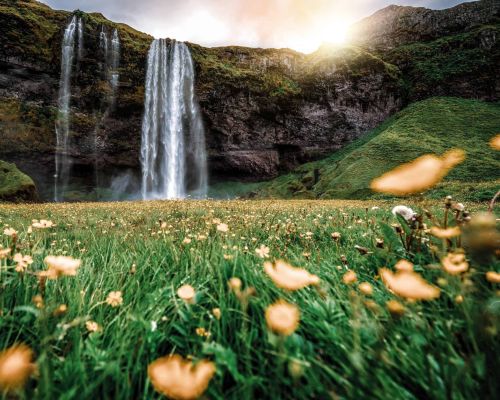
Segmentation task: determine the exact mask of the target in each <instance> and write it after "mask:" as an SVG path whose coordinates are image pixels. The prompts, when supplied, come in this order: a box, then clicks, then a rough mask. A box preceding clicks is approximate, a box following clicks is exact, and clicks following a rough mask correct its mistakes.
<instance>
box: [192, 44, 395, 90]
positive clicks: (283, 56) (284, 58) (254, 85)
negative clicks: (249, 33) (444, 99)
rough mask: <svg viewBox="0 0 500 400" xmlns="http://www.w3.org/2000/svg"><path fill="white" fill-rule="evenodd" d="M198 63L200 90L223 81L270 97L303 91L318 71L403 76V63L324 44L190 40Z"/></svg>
mask: <svg viewBox="0 0 500 400" xmlns="http://www.w3.org/2000/svg"><path fill="white" fill-rule="evenodd" d="M190 47H191V53H192V55H193V59H194V61H195V64H196V66H197V73H198V81H199V82H200V81H201V82H203V83H204V86H202V87H201V92H204V91H213V90H215V91H216V90H218V89H219V88H220V87H221V86H227V85H231V86H232V87H233V88H236V89H238V88H239V89H241V90H249V91H251V92H254V93H258V94H262V95H265V96H271V97H280V98H285V97H292V98H293V97H294V96H300V95H302V94H304V91H305V90H309V89H310V86H311V84H313V83H314V82H315V80H316V79H317V78H318V77H319V76H325V71H326V72H328V74H326V75H329V76H332V77H333V76H339V75H346V76H349V78H350V79H354V80H355V79H357V78H363V77H367V76H371V74H373V73H374V72H375V73H380V74H382V75H385V76H386V77H387V79H388V80H392V81H398V80H399V79H400V72H399V70H398V68H397V67H396V66H394V65H391V64H389V63H387V62H385V61H383V60H382V59H381V58H379V57H377V56H374V55H373V54H370V53H369V52H367V51H365V50H363V49H361V48H357V47H350V46H347V47H329V46H325V47H322V48H321V49H320V50H318V51H317V52H315V53H313V54H310V55H305V54H301V53H298V52H296V51H293V50H288V49H253V48H246V47H217V48H204V47H201V46H197V45H192V44H191V45H190Z"/></svg>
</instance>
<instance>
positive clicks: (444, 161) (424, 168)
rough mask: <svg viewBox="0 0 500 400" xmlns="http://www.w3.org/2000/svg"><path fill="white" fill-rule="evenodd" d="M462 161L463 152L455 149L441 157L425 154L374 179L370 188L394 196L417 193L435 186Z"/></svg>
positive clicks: (463, 157)
mask: <svg viewBox="0 0 500 400" xmlns="http://www.w3.org/2000/svg"><path fill="white" fill-rule="evenodd" d="M464 159H465V152H464V151H463V150H457V149H455V150H450V151H448V152H446V153H445V154H444V155H443V156H442V157H438V156H435V155H431V154H427V155H424V156H422V157H419V158H417V159H416V160H414V161H412V162H409V163H407V164H403V165H400V166H399V167H396V168H395V169H393V170H392V171H389V172H387V173H385V174H384V175H382V176H381V177H379V178H377V179H374V180H373V181H372V183H371V188H372V189H373V190H374V191H376V192H381V193H388V194H392V195H396V196H404V195H409V194H414V193H419V192H422V191H424V190H427V189H429V188H431V187H433V186H434V185H436V184H437V183H438V182H439V181H441V179H443V178H444V177H445V176H446V175H447V174H448V172H449V171H450V170H451V169H452V168H453V167H455V166H456V165H457V164H460V163H461V162H462V161H463V160H464Z"/></svg>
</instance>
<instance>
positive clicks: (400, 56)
mask: <svg viewBox="0 0 500 400" xmlns="http://www.w3.org/2000/svg"><path fill="white" fill-rule="evenodd" d="M499 35H500V24H496V25H483V26H480V27H478V28H476V29H474V30H472V31H470V32H466V33H460V34H456V35H452V36H446V37H443V38H440V39H437V40H435V41H432V42H426V43H413V44H409V45H404V46H400V47H398V48H396V49H394V50H392V51H389V52H388V53H386V54H383V55H382V57H383V58H384V59H385V60H387V61H388V62H390V63H393V64H395V65H399V66H401V69H402V70H403V73H404V80H405V85H406V87H407V92H408V93H407V96H408V97H409V98H410V99H412V100H415V99H422V98H424V97H427V96H429V94H430V93H440V92H441V93H449V94H450V95H453V94H454V93H459V91H460V90H463V88H461V87H460V86H462V85H461V84H459V83H458V82H462V81H463V82H464V84H467V85H470V87H471V89H474V88H475V89H481V90H483V91H484V92H486V93H487V92H488V91H490V90H492V88H493V87H494V86H495V79H496V77H497V76H498V74H499V69H498V65H499V63H500V44H499V41H498V40H497V39H495V38H498V36H499ZM455 85H458V86H459V87H458V88H456V87H454V86H455Z"/></svg>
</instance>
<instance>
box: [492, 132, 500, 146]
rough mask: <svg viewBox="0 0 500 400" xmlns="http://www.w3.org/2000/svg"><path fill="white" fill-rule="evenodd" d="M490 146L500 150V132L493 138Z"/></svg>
mask: <svg viewBox="0 0 500 400" xmlns="http://www.w3.org/2000/svg"><path fill="white" fill-rule="evenodd" d="M490 146H491V148H493V149H495V150H500V134H498V135H496V136H495V137H494V138H493V139H491V141H490Z"/></svg>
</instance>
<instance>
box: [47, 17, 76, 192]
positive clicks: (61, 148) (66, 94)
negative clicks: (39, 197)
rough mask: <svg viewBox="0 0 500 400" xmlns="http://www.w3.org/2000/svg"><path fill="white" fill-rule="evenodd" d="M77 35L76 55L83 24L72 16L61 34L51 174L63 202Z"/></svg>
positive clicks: (67, 176) (65, 185)
mask: <svg viewBox="0 0 500 400" xmlns="http://www.w3.org/2000/svg"><path fill="white" fill-rule="evenodd" d="M77 33H78V53H77V54H78V56H81V55H82V52H83V23H82V20H81V18H77V17H76V16H73V18H72V19H71V21H70V22H69V24H68V26H67V27H66V30H65V31H64V38H63V41H62V46H61V79H60V82H59V100H58V105H59V112H58V118H57V122H56V157H55V164H56V165H55V175H54V200H55V201H61V200H63V199H64V192H65V190H66V187H67V185H68V182H69V177H70V172H71V161H70V158H69V154H68V153H69V150H70V135H69V131H70V115H69V114H70V101H71V74H72V71H73V64H74V58H75V41H76V36H77Z"/></svg>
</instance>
